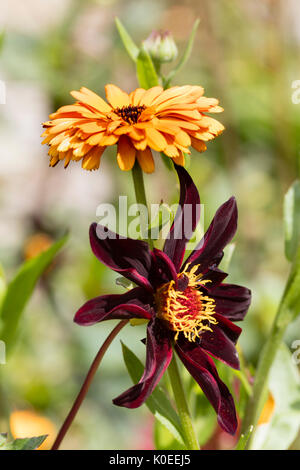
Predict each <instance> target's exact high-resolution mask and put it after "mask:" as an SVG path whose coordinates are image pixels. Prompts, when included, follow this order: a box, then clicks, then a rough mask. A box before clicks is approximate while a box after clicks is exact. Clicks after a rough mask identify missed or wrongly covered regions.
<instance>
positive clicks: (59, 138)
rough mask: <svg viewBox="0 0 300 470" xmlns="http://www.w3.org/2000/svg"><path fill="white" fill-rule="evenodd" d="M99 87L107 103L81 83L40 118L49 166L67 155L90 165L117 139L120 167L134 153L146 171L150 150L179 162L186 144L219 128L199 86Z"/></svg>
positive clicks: (129, 163)
mask: <svg viewBox="0 0 300 470" xmlns="http://www.w3.org/2000/svg"><path fill="white" fill-rule="evenodd" d="M105 91H106V97H107V101H108V103H107V102H106V101H104V100H103V99H102V98H101V97H100V96H98V95H96V94H95V93H94V92H92V91H90V90H88V89H87V88H84V87H83V88H81V89H80V91H72V92H71V95H72V96H73V97H74V98H75V99H76V100H77V101H76V103H75V104H73V105H69V106H63V107H62V108H60V109H59V110H58V111H57V112H56V113H54V114H51V115H50V119H51V121H48V122H45V123H44V127H45V128H46V130H45V132H44V133H43V134H42V135H43V136H44V137H45V139H44V141H43V144H49V146H50V150H49V155H50V165H51V166H55V165H56V164H57V163H58V162H59V160H64V161H65V167H67V166H68V164H69V163H70V161H71V160H75V161H79V160H82V167H83V168H84V169H85V170H95V169H97V168H99V165H100V158H101V155H102V153H103V151H104V150H105V148H106V147H108V146H111V145H115V144H117V145H118V151H117V161H118V164H119V167H120V168H121V170H125V171H127V170H131V169H132V167H133V165H134V162H135V159H136V158H137V160H138V162H139V164H140V166H141V168H142V170H143V171H145V172H146V173H152V172H153V171H154V160H153V156H152V151H151V150H156V151H158V152H164V153H165V154H166V155H167V156H168V157H170V158H172V159H173V161H174V162H175V163H177V164H178V165H182V166H183V165H184V154H185V153H187V154H189V153H190V150H189V147H190V146H193V147H194V148H195V149H196V150H198V151H199V152H203V151H204V150H206V145H205V142H206V141H208V140H211V139H213V138H214V137H215V136H217V135H218V134H220V133H221V132H222V131H223V129H224V127H223V125H222V124H220V123H219V122H218V121H216V120H215V119H213V118H211V117H209V116H207V115H206V114H205V113H206V112H210V113H218V112H221V111H223V109H222V108H221V107H220V106H218V100H217V99H215V98H206V97H204V96H203V91H204V90H203V88H202V87H200V86H189V85H186V86H175V87H172V88H169V89H167V90H163V88H162V87H160V86H156V87H153V88H150V89H149V90H144V89H143V88H137V89H136V90H135V91H133V92H132V93H130V94H129V95H128V94H127V93H125V92H124V91H122V90H121V89H120V88H118V87H117V86H115V85H106V87H105Z"/></svg>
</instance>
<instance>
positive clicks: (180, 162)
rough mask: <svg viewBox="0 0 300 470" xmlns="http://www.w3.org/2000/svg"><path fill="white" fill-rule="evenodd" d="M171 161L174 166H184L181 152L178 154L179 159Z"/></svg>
mask: <svg viewBox="0 0 300 470" xmlns="http://www.w3.org/2000/svg"><path fill="white" fill-rule="evenodd" d="M172 160H173V162H174V163H176V165H180V166H184V163H185V157H184V155H183V153H182V152H180V154H179V157H175V158H172Z"/></svg>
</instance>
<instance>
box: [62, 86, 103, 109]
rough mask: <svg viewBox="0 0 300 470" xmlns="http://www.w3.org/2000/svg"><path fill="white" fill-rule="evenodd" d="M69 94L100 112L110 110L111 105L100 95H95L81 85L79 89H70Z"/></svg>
mask: <svg viewBox="0 0 300 470" xmlns="http://www.w3.org/2000/svg"><path fill="white" fill-rule="evenodd" d="M71 95H72V96H73V98H75V99H76V100H78V101H80V102H82V103H86V104H88V105H89V106H92V107H93V108H95V109H97V110H98V111H100V112H101V113H109V112H110V111H111V107H110V106H109V104H108V103H106V102H105V101H104V100H103V99H102V98H101V97H100V96H98V95H96V93H94V92H93V91H91V90H88V89H87V88H84V87H82V88H80V91H76V90H74V91H71Z"/></svg>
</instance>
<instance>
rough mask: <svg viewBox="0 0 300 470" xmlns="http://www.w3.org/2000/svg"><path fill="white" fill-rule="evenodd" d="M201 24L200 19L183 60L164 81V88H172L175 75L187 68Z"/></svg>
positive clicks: (192, 32) (191, 35)
mask: <svg viewBox="0 0 300 470" xmlns="http://www.w3.org/2000/svg"><path fill="white" fill-rule="evenodd" d="M199 23H200V20H199V18H198V19H197V20H196V21H195V23H194V25H193V28H192V31H191V34H190V37H189V40H188V43H187V46H186V48H185V51H184V53H183V56H182V58H181V60H180V61H179V63H178V64H177V66H176V67H175V68H174V69H173V70H172V71H171V72H170V73H169V75H168V76H167V77H166V78H165V79H164V88H168V87H169V86H170V84H171V81H172V80H173V78H174V77H175V75H176V74H177V73H178V72H179V71H180V70H181V69H182V68H183V67H184V66H185V64H186V62H187V61H188V60H189V58H190V55H191V53H192V49H193V44H194V39H195V36H196V32H197V29H198V26H199Z"/></svg>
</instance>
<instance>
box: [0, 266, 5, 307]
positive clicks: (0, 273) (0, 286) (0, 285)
mask: <svg viewBox="0 0 300 470" xmlns="http://www.w3.org/2000/svg"><path fill="white" fill-rule="evenodd" d="M5 293H6V280H5V274H4V270H3V267H2V265H1V264H0V306H1V304H2V301H3V299H4V296H5ZM0 308H1V307H0Z"/></svg>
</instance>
